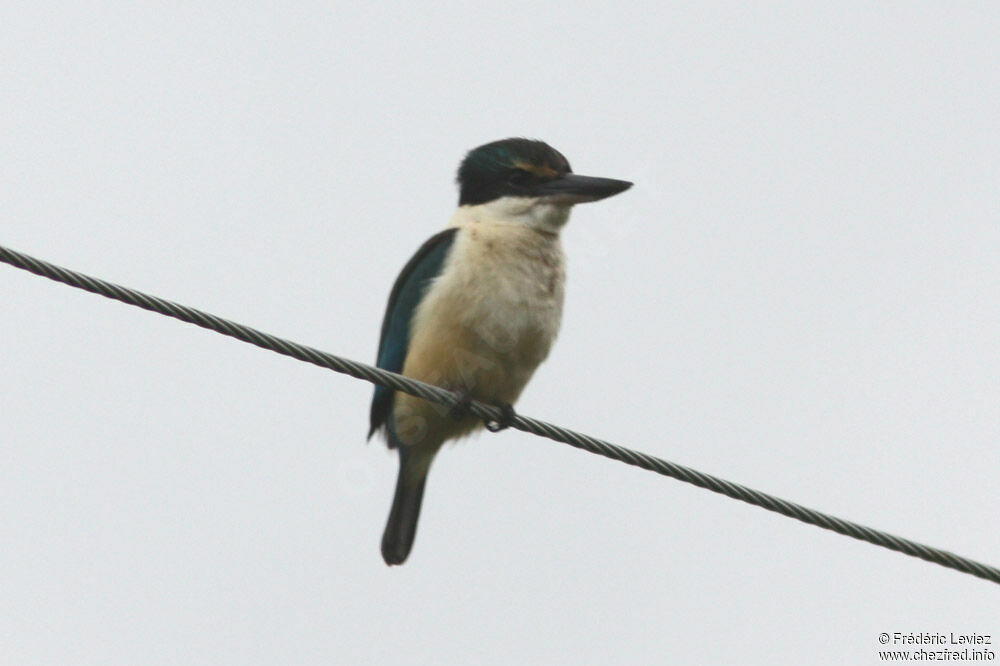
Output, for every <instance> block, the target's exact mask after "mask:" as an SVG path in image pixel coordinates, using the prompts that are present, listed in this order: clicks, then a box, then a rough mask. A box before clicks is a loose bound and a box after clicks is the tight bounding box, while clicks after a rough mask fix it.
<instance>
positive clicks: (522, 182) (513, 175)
mask: <svg viewBox="0 0 1000 666" xmlns="http://www.w3.org/2000/svg"><path fill="white" fill-rule="evenodd" d="M532 178H533V176H532V175H531V174H530V173H528V172H527V171H525V170H524V169H514V170H512V171H511V172H510V173H508V174H507V182H508V183H510V184H511V185H517V186H520V187H524V186H526V185H530V184H531V181H532Z"/></svg>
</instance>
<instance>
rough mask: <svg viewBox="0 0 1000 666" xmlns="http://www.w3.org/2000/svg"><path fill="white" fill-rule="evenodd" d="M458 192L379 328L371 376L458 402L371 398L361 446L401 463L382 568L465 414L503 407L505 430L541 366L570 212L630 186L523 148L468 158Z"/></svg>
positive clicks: (412, 520) (397, 550)
mask: <svg viewBox="0 0 1000 666" xmlns="http://www.w3.org/2000/svg"><path fill="white" fill-rule="evenodd" d="M456 181H457V184H458V188H459V200H458V208H457V210H456V211H455V213H454V215H453V216H452V218H451V220H450V222H449V223H448V225H447V226H446V228H445V229H444V230H443V231H440V232H439V233H437V234H435V235H433V236H431V237H430V238H429V239H428V240H427V241H426V242H425V243H424V244H423V245H422V246H420V248H419V249H418V250H417V251H416V253H415V254H414V255H413V257H412V258H411V259H410V260H409V261H408V262H407V263H406V265H405V266H404V267H403V270H402V271H401V272H400V274H399V276H398V277H397V279H396V281H395V283H394V284H393V287H392V290H391V292H390V295H389V302H388V305H387V306H386V309H385V316H384V318H383V320H382V330H381V336H380V339H379V345H378V354H377V359H376V365H377V366H378V367H380V368H383V369H385V370H389V371H392V372H396V373H401V374H402V375H404V376H406V377H411V378H413V379H417V380H420V381H423V382H426V383H429V384H434V385H436V386H440V387H442V388H445V389H448V390H450V391H453V392H455V393H456V394H458V395H459V396H460V397H461V399H460V400H459V402H458V404H456V405H454V406H453V407H451V408H449V407H447V406H444V407H443V406H441V405H437V404H433V403H430V402H428V401H425V400H423V399H420V398H417V397H415V396H412V395H409V394H406V393H403V392H397V391H394V390H392V389H390V388H387V387H385V386H380V385H376V387H375V392H374V395H373V396H372V402H371V413H370V425H371V427H370V430H369V432H368V439H369V440H370V439H371V437H372V436H373V435H374V434H375V433H377V432H380V433H381V434H383V435H384V437H385V441H386V443H387V445H388V447H389V448H390V449H395V450H396V451H397V452H398V455H399V474H398V477H397V480H396V489H395V493H394V496H393V500H392V507H391V509H390V511H389V518H388V521H387V523H386V527H385V531H384V533H383V536H382V544H381V551H382V558H383V559H384V560H385V563H386V564H387V565H389V566H393V565H399V564H402V563H403V562H405V561H406V558H407V557H408V556H409V554H410V551H411V549H412V547H413V542H414V539H415V537H416V531H417V521H418V518H419V516H420V505H421V503H422V500H423V495H424V487H425V484H426V482H427V474H428V472H429V470H430V467H431V463H432V462H433V460H434V457H435V455H436V454H437V453H438V450H439V449H440V448H441V446H442V444H444V443H445V442H446V441H449V440H454V439H458V438H461V437H463V436H465V435H468V434H469V433H471V432H473V431H474V430H476V429H477V428H478V427H480V426H481V425H483V423H482V421H480V420H477V419H476V418H475V417H473V416H472V415H471V414H469V413H468V411H467V406H468V402H469V401H470V400H473V399H475V400H479V401H483V402H486V403H490V404H493V405H496V406H498V407H500V408H501V411H502V413H503V414H504V418H503V419H501V422H499V423H495V424H492V425H494V426H495V427H496V428H497V429H500V428H503V427H506V426H508V425H509V424H510V421H511V419H512V418H513V417H514V411H513V407H512V405H513V404H514V402H515V401H516V400H517V398H518V396H519V395H520V394H521V392H522V390H523V389H524V387H525V385H526V384H527V383H528V380H529V379H530V378H531V376H532V374H533V373H534V372H535V369H536V368H537V367H538V365H539V364H540V363H541V362H542V361H543V360H545V358H546V357H547V356H548V354H549V350H550V349H551V348H552V344H553V342H554V341H555V338H556V335H557V333H558V331H559V325H560V321H561V319H562V308H563V294H564V285H565V260H564V257H563V249H562V244H561V242H560V237H559V233H560V231H561V230H562V228H563V227H564V226H565V225H566V223H567V221H568V220H569V214H570V209H571V208H572V207H573V206H574V205H575V204H578V203H584V202H590V201H599V200H601V199H605V198H607V197H610V196H614V195H616V194H619V193H620V192H624V191H625V190H627V189H628V188H630V187H631V186H632V183H631V182H629V181H625V180H617V179H612V178H598V177H592V176H581V175H578V174H575V173H573V170H572V169H571V168H570V164H569V162H568V161H567V160H566V158H565V157H564V156H563V155H562V153H560V152H559V151H557V150H555V149H554V148H552V147H551V146H549V145H548V144H547V143H545V142H543V141H539V140H534V139H527V138H509V139H502V140H499V141H493V142H491V143H487V144H484V145H481V146H479V147H477V148H474V149H472V150H470V151H469V152H468V153H467V154H466V155H465V157H464V159H463V160H462V161H461V163H460V165H459V168H458V174H457V177H456ZM463 405H464V408H463ZM491 429H494V428H491Z"/></svg>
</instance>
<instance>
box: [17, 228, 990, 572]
mask: <svg viewBox="0 0 1000 666" xmlns="http://www.w3.org/2000/svg"><path fill="white" fill-rule="evenodd" d="M0 261H3V262H4V263H7V264H10V265H11V266H15V267H17V268H21V269H23V270H26V271H29V272H31V273H34V274H36V275H40V276H42V277H46V278H49V279H50V280H55V281H56V282H62V283H63V284H68V285H70V286H71V287H77V288H78V289H83V290H85V291H89V292H91V293H94V294H99V295H101V296H104V297H106V298H111V299H114V300H117V301H121V302H123V303H128V304H129V305H135V306H137V307H140V308H143V309H144V310H150V311H152V312H158V313H160V314H163V315H166V316H168V317H173V318H175V319H180V320H181V321H186V322H188V323H190V324H194V325H196V326H201V327H202V328H207V329H209V330H212V331H216V332H218V333H222V334H223V335H228V336H230V337H233V338H236V339H237V340H242V341H244V342H249V343H250V344H253V345H256V346H258V347H261V348H263V349H268V350H270V351H274V352H277V353H279V354H284V355H285V356H291V357H292V358H295V359H298V360H300V361H305V362H307V363H312V364H314V365H318V366H320V367H323V368H328V369H330V370H334V371H336V372H340V373H343V374H346V375H350V376H351V377H355V378H357V379H363V380H365V381H368V382H372V383H373V384H382V385H384V386H388V387H390V388H392V389H395V390H397V391H403V392H405V393H409V394H411V395H415V396H417V397H420V398H424V399H425V400H429V401H431V402H435V403H439V404H443V405H448V406H454V405H457V404H460V403H463V401H462V400H461V397H460V396H459V395H458V394H456V393H453V392H451V391H447V390H445V389H442V388H439V387H437V386H432V385H430V384H425V383H423V382H420V381H416V380H413V379H410V378H408V377H403V376H402V375H398V374H396V373H393V372H388V371H386V370H382V369H381V368H375V367H372V366H370V365H366V364H364V363H358V362H357V361H352V360H350V359H345V358H341V357H340V356H335V355H333V354H330V353H327V352H324V351H320V350H318V349H314V348H312V347H307V346H305V345H300V344H297V343H295V342H291V341H289V340H285V339H282V338H279V337H276V336H274V335H270V334H268V333H264V332H262V331H258V330H256V329H253V328H250V327H249V326H243V325H242V324H237V323H235V322H232V321H229V320H227V319H223V318H222V317H217V316H215V315H211V314H208V313H206V312H201V311H200V310H196V309H194V308H189V307H187V306H184V305H180V304H177V303H173V302H171V301H167V300H164V299H162V298H157V297H156V296H150V295H148V294H144V293H142V292H140V291H136V290H134V289H129V288H127V287H122V286H120V285H116V284H112V283H110V282H106V281H104V280H100V279H97V278H93V277H90V276H87V275H83V274H82V273H77V272H76V271H71V270H68V269H66V268H61V267H59V266H56V265H54V264H50V263H48V262H45V261H42V260H40V259H36V258H34V257H31V256H28V255H25V254H22V253H20V252H15V251H14V250H10V249H8V248H5V247H3V246H0ZM463 405H464V406H467V408H468V410H469V411H470V412H471V413H472V414H474V415H475V416H478V417H479V418H481V419H484V420H485V421H486V422H487V423H492V424H496V423H499V421H500V420H501V419H502V418H503V417H504V414H503V412H502V410H501V409H500V408H498V407H495V406H493V405H489V404H486V403H482V402H478V401H475V400H473V401H469V402H467V403H463ZM509 423H510V426H511V427H513V428H517V429H518V430H523V431H524V432H528V433H531V434H534V435H539V436H541V437H546V438H548V439H552V440H555V441H557V442H562V443H564V444H569V445H570V446H574V447H576V448H578V449H583V450H584V451H589V452H590V453H596V454H598V455H602V456H604V457H606V458H611V459H612V460H618V461H620V462H623V463H626V464H628V465H634V466H635V467H641V468H642V469H646V470H649V471H651V472H656V473H657V474H662V475H664V476H669V477H671V478H674V479H677V480H679V481H684V482H685V483H690V484H692V485H695V486H698V487H699V488H705V489H706V490H711V491H712V492H715V493H719V494H721V495H725V496H726V497H730V498H732V499H737V500H740V501H742V502H746V503H747V504H752V505H754V506H759V507H761V508H763V509H767V510H768V511H773V512H775V513H780V514H781V515H783V516H788V517H789V518H795V519H796V520H800V521H802V522H804V523H808V524H810V525H815V526H817V527H820V528H823V529H825V530H830V531H833V532H836V533H838V534H843V535H845V536H849V537H852V538H854V539H859V540H861V541H867V542H868V543H871V544H874V545H876V546H881V547H883V548H888V549H890V550H895V551H897V552H900V553H903V554H904V555H909V556H911V557H918V558H920V559H922V560H926V561H928V562H933V563H935V564H939V565H941V566H944V567H948V568H950V569H955V570H957V571H961V572H963V573H967V574H971V575H973V576H977V577H979V578H983V579H985V580H988V581H992V582H994V583H998V584H1000V569H997V568H996V567H993V566H990V565H987V564H983V563H981V562H976V561H975V560H971V559H969V558H966V557H962V556H960V555H956V554H954V553H951V552H948V551H945V550H941V549H939V548H934V547H932V546H926V545H924V544H921V543H917V542H915V541H911V540H909V539H904V538H903V537H898V536H894V535H892V534H888V533H886V532H882V531H881V530H876V529H874V528H871V527H865V526H864V525H859V524H858V523H854V522H851V521H849V520H843V519H842V518H837V517H836V516H831V515H828V514H825V513H822V512H820V511H816V510H814V509H810V508H808V507H805V506H802V505H800V504H796V503H794V502H789V501H787V500H783V499H781V498H779V497H774V496H773V495H768V494H767V493H763V492H760V491H759V490H754V489H752V488H747V487H746V486H742V485H740V484H738V483H733V482H732V481H727V480H725V479H720V478H718V477H714V476H712V475H710V474H705V473H703V472H699V471H697V470H694V469H691V468H690V467H685V466H684V465H678V464H677V463H672V462H669V461H667V460H663V459H661V458H656V457H654V456H651V455H647V454H645V453H641V452H639V451H633V450H631V449H627V448H625V447H622V446H618V445H616V444H612V443H610V442H606V441H604V440H601V439H597V438H595V437H590V436H589V435H584V434H582V433H578V432H575V431H573V430H568V429H566V428H562V427H560V426H557V425H553V424H551V423H546V422H544V421H539V420H537V419H533V418H530V417H527V416H521V415H520V414H516V415H514V417H513V419H511V420H510V422H509Z"/></svg>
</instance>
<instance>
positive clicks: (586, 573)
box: [0, 2, 1000, 665]
mask: <svg viewBox="0 0 1000 666" xmlns="http://www.w3.org/2000/svg"><path fill="white" fill-rule="evenodd" d="M136 4H137V3H114V2H108V3H5V4H4V5H3V7H2V9H0V58H2V62H3V63H4V64H3V66H2V68H0V155H2V157H0V242H2V243H3V244H6V245H8V246H10V247H13V248H15V249H18V250H21V251H24V252H29V253H34V254H36V255H37V256H39V257H42V258H45V259H48V260H51V261H54V262H56V263H60V264H63V265H66V266H68V267H71V268H75V269H77V270H81V271H85V272H88V273H90V274H93V275H96V276H100V277H103V278H105V279H109V280H112V281H115V282H119V283H122V284H126V285H129V286H132V287H135V288H139V289H144V290H148V291H149V292H151V293H154V294H157V295H160V296H162V297H165V298H169V299H172V300H176V301H179V302H182V303H186V304H189V305H193V306H195V307H199V308H202V309H205V310H207V311H210V312H213V313H216V314H219V315H222V316H226V317H230V318H233V319H236V320H238V321H241V322H245V323H248V324H250V325H253V326H255V327H258V328H261V329H263V330H266V331H269V332H273V333H275V334H279V335H283V336H287V337H290V338H292V339H294V340H297V341H300V342H304V343H306V344H311V345H314V346H317V347H320V348H323V349H326V350H329V351H331V352H333V353H337V354H341V355H345V356H348V357H352V358H356V359H359V360H365V361H370V360H372V358H373V356H374V353H375V346H376V343H377V333H378V327H379V324H380V321H381V315H382V311H383V307H384V303H385V298H386V296H387V294H388V291H389V288H390V286H391V284H392V281H393V279H394V278H395V276H396V273H397V271H398V270H399V268H400V267H401V266H402V264H403V263H404V262H405V261H406V259H407V258H408V257H409V256H410V255H411V254H412V252H413V251H414V250H415V249H416V247H417V246H418V245H419V244H420V243H421V242H422V241H423V240H424V239H425V238H426V237H428V236H429V235H431V234H432V233H434V232H435V231H437V230H438V229H439V228H441V227H442V226H443V225H444V224H445V223H446V222H447V220H448V218H449V216H450V215H451V212H452V209H453V207H454V204H455V201H456V192H455V189H454V185H453V174H454V169H455V167H456V166H457V163H458V161H459V159H460V158H461V157H462V155H463V154H464V152H465V151H466V150H467V149H469V148H471V147H473V146H475V145H478V144H480V143H483V142H486V141H490V140H493V139H498V138H503V137H506V136H511V135H526V136H530V137H537V138H542V139H544V140H546V141H548V142H550V143H551V144H552V145H554V146H555V147H557V148H558V149H559V150H561V151H563V152H564V153H565V154H566V155H567V156H568V157H569V158H570V160H571V162H572V164H573V166H574V168H575V170H576V171H578V172H580V173H585V174H591V175H601V176H612V177H619V178H626V179H630V180H634V181H635V183H636V186H635V187H634V188H633V189H632V190H631V191H629V192H628V193H626V194H624V195H622V196H620V197H616V198H614V199H611V200H608V201H606V202H601V203H599V204H593V205H588V206H581V207H579V208H578V209H577V210H576V211H575V212H574V214H573V218H572V220H571V222H570V225H569V227H568V228H567V229H566V232H565V234H564V239H565V245H566V249H567V253H568V255H569V281H568V297H567V303H566V312H565V318H564V324H563V331H562V334H561V337H560V340H559V341H558V342H557V344H556V347H555V350H554V353H553V355H552V356H551V357H550V359H549V360H548V361H547V362H546V364H544V365H543V366H542V368H541V369H540V370H539V372H538V373H537V375H536V377H535V379H534V381H533V383H532V384H531V385H530V386H529V387H528V389H527V391H526V392H525V394H524V395H523V397H522V399H521V401H520V403H519V405H518V407H519V409H520V410H521V411H522V412H523V413H525V414H529V415H532V416H537V417H540V418H543V419H545V420H549V421H552V422H556V423H560V424H564V425H567V426H570V427H573V428H576V429H579V430H582V431H585V432H589V433H592V434H595V435H598V436H602V437H605V438H608V439H611V440H613V441H616V442H619V443H622V444H625V445H629V446H632V447H634V448H637V449H640V450H643V451H647V452H649V453H652V454H655V455H658V456H662V457H665V458H668V459H670V460H674V461H677V462H680V463H683V464H687V465H690V466H693V467H695V468H698V469H701V470H704V471H707V472H710V473H713V474H717V475H721V476H723V477H726V478H729V479H732V480H734V481H737V482H740V483H744V484H747V485H750V486H752V487H755V488H759V489H761V490H765V491H768V492H772V493H775V494H778V495H779V496H782V497H785V498H788V499H792V500H794V501H797V502H800V503H803V504H806V505H808V506H812V507H816V508H819V509H822V510H826V511H829V512H832V513H834V514H836V515H839V516H842V517H845V518H849V519H852V520H856V521H859V522H862V523H864V524H868V525H871V526H875V527H879V528H882V529H886V530H888V531H890V532H893V533H896V534H900V535H903V536H907V537H909V538H913V539H916V540H919V541H923V542H926V543H929V544H933V545H937V546H940V547H944V548H948V549H951V550H953V551H955V552H958V553H961V554H963V555H967V556H969V557H973V558H978V559H981V560H984V561H987V562H990V563H992V564H998V563H1000V530H998V529H997V506H998V500H1000V492H998V475H1000V451H998V446H997V442H998V436H1000V406H998V405H1000V400H998V396H1000V382H998V377H1000V306H998V298H997V297H998V294H1000V266H998V261H997V257H998V251H1000V227H998V224H997V220H998V217H1000V197H998V194H997V185H998V183H1000V158H998V155H1000V150H998V149H1000V129H998V127H1000V124H998V122H997V118H998V110H1000V77H998V74H997V71H998V70H997V61H998V56H1000V47H998V46H997V44H998V41H997V39H998V27H1000V9H998V6H997V5H996V4H995V3H990V2H982V3H973V2H968V3H931V2H892V3H852V2H839V3H823V4H821V3H790V4H782V3H767V4H764V3H722V4H716V3H711V4H708V3H698V4H694V3H692V4H691V5H685V4H677V3H666V4H664V3H645V2H643V3H639V2H635V3H632V2H616V3H581V2H573V3H562V2H550V3H526V2H524V3H522V2H508V3H484V4H477V3H467V2H462V3H458V2H455V3H432V4H429V5H417V4H415V3H413V4H411V3H374V4H372V3H365V4H362V3H356V4H351V3H310V4H305V3H302V4H295V5H292V6H282V5H280V4H278V3H274V4H263V3H258V4H253V5H251V6H247V5H246V4H245V3H198V5H197V7H177V6H174V5H173V4H172V3H162V4H160V3H138V4H141V6H136ZM0 307H2V310H3V313H4V318H3V319H4V323H3V324H2V325H0V350H2V351H0V361H2V379H0V405H2V407H0V411H2V425H3V428H2V433H3V435H2V441H0V446H2V464H0V515H2V519H0V543H2V544H3V545H2V547H0V661H3V662H4V663H9V664H102V665H107V664H138V663H142V664H179V663H184V664H230V663H232V664H275V663H289V664H293V663H294V664H320V663H359V664H360V663H371V664H383V663H415V664H443V663H484V664H508V663H521V662H525V663H574V664H607V663H657V662H659V663H666V662H676V663H720V664H728V663H751V664H775V663H778V664H803V663H815V664H866V663H873V664H874V663H879V662H878V658H877V651H878V650H879V649H881V648H880V646H879V644H878V641H877V636H878V633H879V632H882V631H888V632H895V631H900V632H920V631H929V632H945V633H947V632H951V631H954V632H964V633H968V632H973V631H978V632H982V633H992V634H993V636H994V647H993V649H994V650H997V649H1000V648H997V646H996V644H997V643H1000V594H998V592H1000V590H998V589H997V587H996V586H994V585H991V584H989V583H986V582H984V581H980V580H978V579H975V578H972V577H970V576H965V575H961V574H959V573H956V572H953V571H950V570H946V569H943V568H940V567H937V566H934V565H931V564H927V563H924V562H921V561H918V560H914V559H911V558H907V557H904V556H901V555H898V554H895V553H891V552H889V551H885V550H882V549H879V548H875V547H873V546H870V545H867V544H862V543H859V542H855V541H852V540H850V539H847V538H844V537H840V536H837V535H835V534H832V533H827V532H823V531H820V530H818V529H816V528H813V527H809V526H805V525H802V524H800V523H797V522H795V521H792V520H789V519H786V518H783V517H780V516H776V515H773V514H769V513H766V512H764V511H761V510H759V509H756V508H753V507H750V506H747V505H744V504H741V503H738V502H734V501H731V500H728V499H725V498H722V497H719V496H716V495H714V494H712V493H709V492H706V491H703V490H699V489H696V488H693V487H691V486H687V485H684V484H681V483H678V482H675V481H672V480H668V479H664V478H660V477H657V476H655V475H653V474H650V473H647V472H643V471H640V470H636V469H634V468H629V467H626V466H624V465H621V464H618V463H613V462H610V461H607V460H604V459H601V458H598V457H596V456H591V455H588V454H585V453H582V452H579V451H576V450H573V449H571V448H569V447H566V446H562V445H558V444H554V443H551V442H548V441H545V440H541V439H537V438H534V437H531V436H528V435H525V434H522V433H518V432H507V433H503V434H500V435H495V436H489V435H482V436H479V437H477V438H475V439H473V440H471V441H468V442H465V443H462V444H460V445H458V446H455V447H450V448H449V449H447V450H445V451H444V452H443V454H442V455H441V456H439V459H438V462H437V464H436V465H435V469H434V472H433V474H432V477H431V480H430V483H429V485H428V493H427V497H426V500H425V505H424V515H423V520H422V524H421V531H420V534H419V537H418V540H417V544H416V548H415V551H414V554H413V556H412V557H411V559H410V561H409V562H407V564H406V565H405V566H404V567H402V568H398V569H392V570H390V569H388V568H386V566H385V565H384V564H383V563H382V561H381V559H380V557H379V554H378V542H379V538H380V534H381V530H382V527H383V523H384V520H385V517H386V513H387V511H388V506H389V500H390V495H391V491H392V484H393V482H394V475H395V466H396V462H395V460H394V457H393V456H392V455H390V454H389V453H388V452H387V451H386V450H385V449H384V447H382V446H381V445H380V444H377V443H373V444H370V445H365V443H364V434H365V432H366V428H367V421H366V418H367V408H368V401H369V397H370V392H371V387H370V385H367V384H364V383H361V382H357V381H354V380H351V379H348V378H345V377H343V376H339V375H335V374H333V373H329V372H325V371H322V370H319V369H317V368H314V367H311V366H308V365H305V364H302V363H297V362H294V361H291V360H289V359H285V358H282V357H279V356H276V355H273V354H268V353H265V352H262V351H259V350H257V349H255V348H253V347H251V346H248V345H244V344H240V343H237V342H235V341H232V340H229V339H226V338H223V337H222V336H219V335H215V334H211V333H208V332H205V331H201V330H198V329H195V328H194V327H191V326H186V325H182V324H179V323H177V322H175V321H172V320H168V319H166V318H164V317H160V316H156V315H152V314H149V313H146V312H143V311H141V310H138V309H135V308H129V307H126V306H123V305H120V304H116V303H112V302H110V301H105V300H103V299H100V298H97V297H95V296H91V295H87V294H84V293H82V292H79V291H76V290H72V289H69V288H67V287H63V286H60V285H56V284H54V283H50V282H48V281H46V280H43V279H40V278H37V277H34V276H31V275H29V274H27V273H23V272H20V271H16V270H14V269H10V268H6V267H0Z"/></svg>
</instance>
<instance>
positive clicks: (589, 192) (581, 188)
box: [532, 173, 632, 204]
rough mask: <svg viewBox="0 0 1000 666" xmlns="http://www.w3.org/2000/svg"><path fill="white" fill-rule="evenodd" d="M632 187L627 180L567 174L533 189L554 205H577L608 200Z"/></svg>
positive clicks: (535, 193)
mask: <svg viewBox="0 0 1000 666" xmlns="http://www.w3.org/2000/svg"><path fill="white" fill-rule="evenodd" d="M630 187H632V183H630V182H628V181H627V180H615V179H614V178H597V177H595V176H580V175H578V174H575V173H567V174H564V175H563V176H560V177H559V178H556V179H555V180H550V181H548V182H545V183H539V184H538V185H536V186H535V187H533V188H532V194H533V195H535V196H541V197H546V198H549V199H550V200H552V201H553V202H554V203H566V204H576V203H584V202H587V201H600V200H601V199H607V198H608V197H613V196H614V195H616V194H619V193H621V192H624V191H625V190H627V189H628V188H630Z"/></svg>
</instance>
